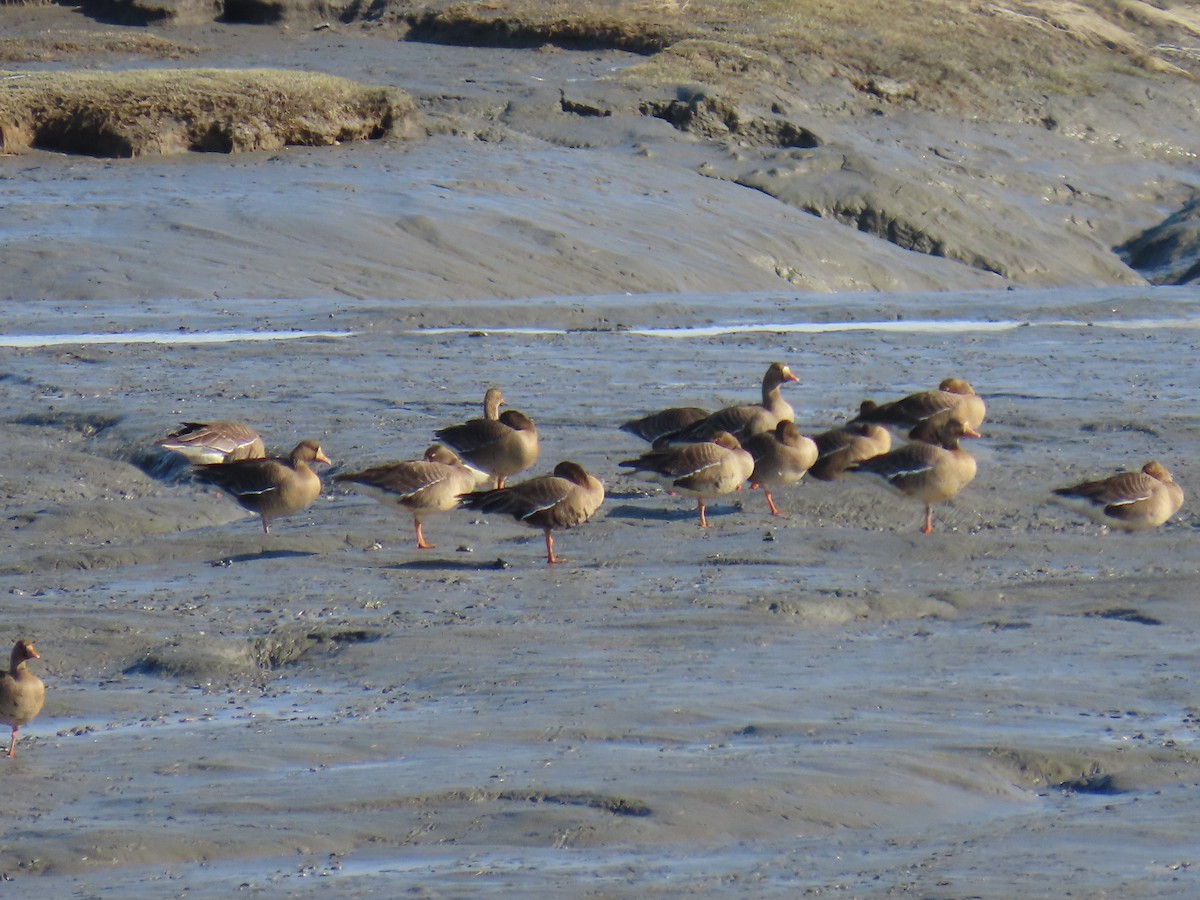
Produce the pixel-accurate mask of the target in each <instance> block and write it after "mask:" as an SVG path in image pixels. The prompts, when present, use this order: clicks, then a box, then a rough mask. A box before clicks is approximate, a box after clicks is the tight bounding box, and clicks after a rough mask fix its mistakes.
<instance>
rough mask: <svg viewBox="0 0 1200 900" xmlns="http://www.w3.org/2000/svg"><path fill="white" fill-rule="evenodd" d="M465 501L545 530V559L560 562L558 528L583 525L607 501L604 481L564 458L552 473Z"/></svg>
mask: <svg viewBox="0 0 1200 900" xmlns="http://www.w3.org/2000/svg"><path fill="white" fill-rule="evenodd" d="M460 499H461V500H462V505H463V506H465V507H466V508H467V509H475V510H479V511H480V512H483V513H499V514H502V515H508V516H512V517H513V518H514V519H516V520H517V521H518V522H521V523H523V524H525V525H528V526H530V527H531V528H540V529H542V531H544V532H545V534H546V562H547V563H550V564H551V565H553V564H554V563H557V562H559V557H558V556H556V555H555V553H554V534H553V531H554V530H555V529H557V528H573V527H575V526H576V525H582V524H583V523H584V522H586V521H587V520H588V519H590V518H591V517H592V515H593V514H594V513H595V512H596V510H598V509H599V508H600V504H601V503H603V502H604V485H603V484H602V483H601V481H600V479H598V478H595V477H593V476H592V475H589V474H588V473H587V471H585V470H584V468H583V466H581V465H579V463H574V462H568V461H563V462H560V463H559V464H558V465H557V466H555V467H554V474H553V475H540V476H538V477H536V478H530V479H528V480H526V481H522V482H520V483H519V484H514V485H512V486H510V487H504V488H496V489H495V490H491V491H473V492H471V493H468V494H463V495H461V497H460Z"/></svg>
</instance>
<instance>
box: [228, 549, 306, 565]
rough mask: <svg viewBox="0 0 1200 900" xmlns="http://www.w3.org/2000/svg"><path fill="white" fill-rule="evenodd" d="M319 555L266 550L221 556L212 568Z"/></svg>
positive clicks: (297, 551)
mask: <svg viewBox="0 0 1200 900" xmlns="http://www.w3.org/2000/svg"><path fill="white" fill-rule="evenodd" d="M319 555H320V554H318V553H315V552H313V551H312V550H268V549H266V548H264V549H262V550H260V551H259V552H258V553H236V554H234V555H232V556H222V557H220V558H219V559H214V560H213V565H214V566H222V567H226V568H227V567H229V566H232V565H235V564H237V563H247V562H256V561H258V560H266V559H301V558H303V557H306V556H319Z"/></svg>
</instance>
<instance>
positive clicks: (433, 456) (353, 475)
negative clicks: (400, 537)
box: [333, 444, 475, 550]
mask: <svg viewBox="0 0 1200 900" xmlns="http://www.w3.org/2000/svg"><path fill="white" fill-rule="evenodd" d="M333 480H334V481H336V482H339V483H342V484H351V485H353V486H354V487H355V488H357V489H358V490H361V491H362V492H363V493H365V494H367V495H368V496H369V497H372V498H374V499H375V500H378V501H379V502H380V503H382V504H384V505H385V506H395V507H398V508H401V509H407V510H409V511H411V512H412V517H413V524H414V525H415V526H416V530H417V548H418V549H420V550H432V549H433V548H434V545H433V544H430V543H428V542H426V540H425V532H424V530H423V528H422V524H421V520H422V517H423V516H426V515H429V514H430V513H438V512H445V511H447V510H450V509H454V507H456V506H458V498H459V495H460V494H465V493H468V492H469V491H471V489H472V488H474V487H475V470H474V469H472V468H471V467H470V466H467V465H465V464H464V463H463V461H462V460H461V459H459V458H458V455H457V454H456V453H455V452H454V451H453V450H450V449H449V448H447V447H443V446H442V445H441V444H434V445H433V446H431V447H430V448H429V449H428V450H426V451H425V455H424V456H423V457H422V458H421V459H416V460H409V461H407V462H395V463H389V464H387V465H383V466H374V467H373V468H370V469H364V470H363V471H361V472H346V473H342V474H340V475H335V476H333Z"/></svg>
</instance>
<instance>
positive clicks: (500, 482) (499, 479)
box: [496, 475, 504, 490]
mask: <svg viewBox="0 0 1200 900" xmlns="http://www.w3.org/2000/svg"><path fill="white" fill-rule="evenodd" d="M502 487H504V476H503V475H497V476H496V490H500V489H501V488H502Z"/></svg>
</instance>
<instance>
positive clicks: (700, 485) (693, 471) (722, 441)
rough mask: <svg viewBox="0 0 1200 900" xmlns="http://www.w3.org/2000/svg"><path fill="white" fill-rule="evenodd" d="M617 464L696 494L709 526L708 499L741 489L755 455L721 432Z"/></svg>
mask: <svg viewBox="0 0 1200 900" xmlns="http://www.w3.org/2000/svg"><path fill="white" fill-rule="evenodd" d="M618 465H620V466H621V467H623V468H626V469H633V470H634V471H635V472H642V473H643V474H645V475H646V476H647V477H648V478H649V479H650V480H651V481H657V482H660V483H662V484H665V485H666V486H667V487H670V488H672V489H674V490H678V491H680V492H681V493H684V494H689V495H690V496H693V497H695V498H696V508H697V509H698V510H699V512H700V527H701V528H707V527H708V516H707V515H706V512H705V500H713V499H715V498H717V497H720V496H722V495H724V494H729V493H732V492H733V491H738V490H741V488H742V482H743V481H746V480H747V479H748V478H749V477H750V475H751V474H752V473H753V471H754V458H753V457H752V456H751V455H750V454H749V453H747V452H746V451H745V450H743V449H742V445H741V444H739V443H738V440H737V438H735V437H734V436H733V435H731V434H729V433H728V432H725V431H720V432H717V433H716V434H715V435H713V436H712V438H711V439H710V440H708V441H705V442H704V443H700V444H681V445H678V446H669V447H662V448H660V449H658V450H650V451H649V452H647V453H643V454H642V455H641V456H639V457H638V458H637V459H627V460H625V461H624V462H622V463H618Z"/></svg>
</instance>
